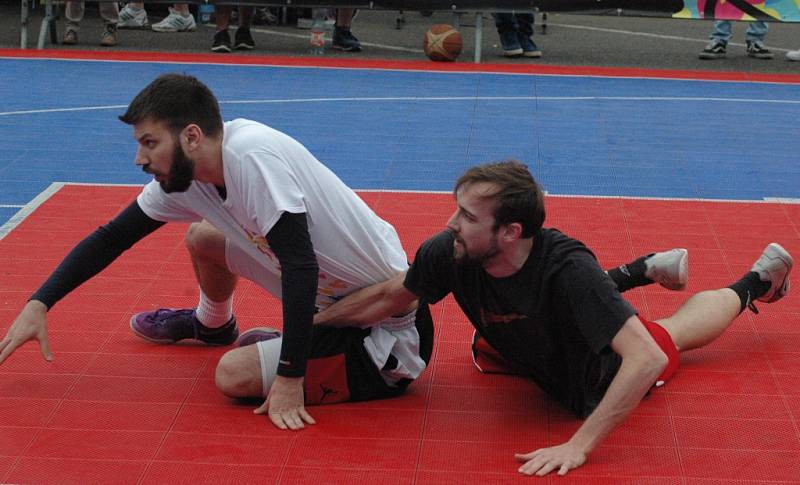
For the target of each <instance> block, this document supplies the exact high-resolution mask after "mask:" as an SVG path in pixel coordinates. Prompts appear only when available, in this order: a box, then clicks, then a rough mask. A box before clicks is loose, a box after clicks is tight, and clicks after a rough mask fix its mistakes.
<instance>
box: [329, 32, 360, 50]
mask: <svg viewBox="0 0 800 485" xmlns="http://www.w3.org/2000/svg"><path fill="white" fill-rule="evenodd" d="M331 46H332V47H333V48H334V49H337V50H340V51H344V52H361V42H359V41H358V39H356V36H355V35H353V33H352V32H350V29H348V28H344V27H334V28H333V41H332V42H331Z"/></svg>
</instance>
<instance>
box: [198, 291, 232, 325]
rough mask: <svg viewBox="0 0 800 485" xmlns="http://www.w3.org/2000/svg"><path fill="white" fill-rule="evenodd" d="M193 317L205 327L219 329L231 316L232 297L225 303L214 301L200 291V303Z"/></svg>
mask: <svg viewBox="0 0 800 485" xmlns="http://www.w3.org/2000/svg"><path fill="white" fill-rule="evenodd" d="M195 315H196V316H197V319H198V320H200V323H202V324H203V325H204V326H205V327H208V328H219V327H221V326H223V325H225V324H226V323H228V320H230V319H231V317H232V316H233V296H231V297H230V298H228V299H227V300H225V301H214V300H212V299H211V298H209V297H207V296H206V294H205V293H203V290H200V303H198V304H197V310H195Z"/></svg>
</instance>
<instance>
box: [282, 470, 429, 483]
mask: <svg viewBox="0 0 800 485" xmlns="http://www.w3.org/2000/svg"><path fill="white" fill-rule="evenodd" d="M280 483H282V484H292V485H304V484H308V485H320V484H321V483H324V484H325V485H328V484H330V485H351V484H356V483H363V484H369V485H412V484H414V483H416V482H415V481H414V472H412V471H410V470H374V469H337V468H306V467H292V466H287V467H286V468H284V470H283V475H282V477H281V482H280Z"/></svg>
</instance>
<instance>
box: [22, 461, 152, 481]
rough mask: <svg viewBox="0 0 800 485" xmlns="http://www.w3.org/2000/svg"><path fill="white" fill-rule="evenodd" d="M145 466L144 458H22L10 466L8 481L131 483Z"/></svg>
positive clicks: (137, 477) (137, 478) (139, 475)
mask: <svg viewBox="0 0 800 485" xmlns="http://www.w3.org/2000/svg"><path fill="white" fill-rule="evenodd" d="M146 466H147V463H146V462H144V461H129V460H97V459H80V460H74V459H53V458H31V457H24V458H22V459H21V460H20V462H19V464H18V465H17V466H16V467H14V469H13V471H12V472H11V474H10V475H9V477H8V481H9V482H11V483H36V484H53V485H68V484H75V485H85V484H88V483H91V484H97V485H102V484H109V485H112V484H114V485H124V484H131V485H133V484H136V483H138V482H139V477H141V475H142V473H143V472H144V469H145V467H146Z"/></svg>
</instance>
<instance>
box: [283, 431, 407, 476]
mask: <svg viewBox="0 0 800 485" xmlns="http://www.w3.org/2000/svg"><path fill="white" fill-rule="evenodd" d="M419 447H420V442H419V440H418V439H417V437H414V438H413V439H407V440H402V439H391V440H390V439H360V438H327V437H321V436H309V435H304V434H302V433H301V434H300V435H299V436H297V439H296V440H295V441H294V443H293V444H292V448H291V450H290V451H289V458H288V459H287V461H286V465H287V466H294V467H313V468H325V469H331V468H345V469H353V468H367V469H370V470H396V471H399V470H414V469H415V468H416V462H417V456H418V455H419Z"/></svg>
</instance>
